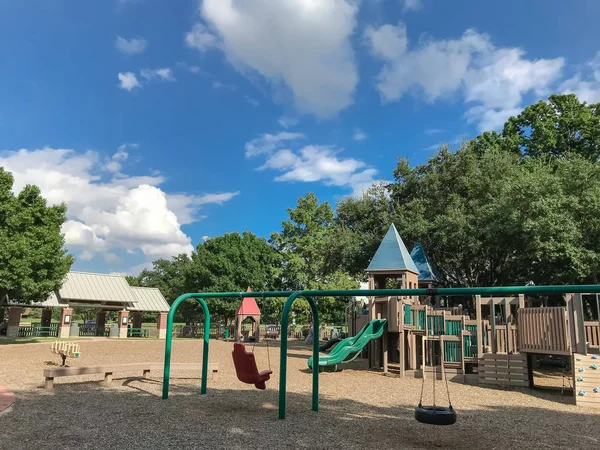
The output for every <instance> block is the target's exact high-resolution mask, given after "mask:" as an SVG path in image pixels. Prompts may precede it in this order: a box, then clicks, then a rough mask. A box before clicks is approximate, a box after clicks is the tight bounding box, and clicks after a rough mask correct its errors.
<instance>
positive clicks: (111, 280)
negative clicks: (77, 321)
mask: <svg viewBox="0 0 600 450" xmlns="http://www.w3.org/2000/svg"><path fill="white" fill-rule="evenodd" d="M25 307H26V308H41V309H42V319H41V323H40V329H41V330H44V333H45V334H44V335H46V336H55V337H58V338H66V337H69V336H70V333H71V322H72V319H73V308H74V307H78V308H92V309H96V310H97V312H96V323H95V325H94V330H92V334H91V335H98V336H105V335H106V331H105V330H106V326H105V324H106V313H107V312H108V311H115V312H118V336H115V337H119V338H127V335H128V328H130V329H131V330H141V329H142V313H156V314H157V321H156V326H157V334H158V338H159V339H164V338H165V337H166V328H167V313H168V311H169V304H168V303H167V301H166V300H165V298H164V297H163V295H162V293H161V292H160V290H158V289H156V288H147V287H133V286H130V285H129V283H128V282H127V279H126V278H125V276H124V275H108V274H99V273H90V272H69V273H68V274H67V276H66V279H65V282H64V283H63V285H62V286H61V288H60V289H59V290H57V291H55V292H53V293H51V294H50V295H49V296H48V298H47V299H46V300H43V301H40V302H34V303H31V304H22V303H19V302H18V300H8V301H7V300H6V299H4V301H2V302H0V321H2V320H3V318H4V310H5V308H6V309H7V310H8V328H7V333H6V337H7V338H16V337H19V334H20V333H19V329H20V322H21V315H22V313H23V308H25ZM54 309H59V310H60V311H61V318H60V322H59V323H58V324H56V323H55V324H53V323H52V311H53V310H54ZM130 316H131V323H130ZM82 330H86V333H89V327H87V329H86V327H85V326H83V327H81V329H80V330H79V335H86V336H89V335H90V334H81V333H82Z"/></svg>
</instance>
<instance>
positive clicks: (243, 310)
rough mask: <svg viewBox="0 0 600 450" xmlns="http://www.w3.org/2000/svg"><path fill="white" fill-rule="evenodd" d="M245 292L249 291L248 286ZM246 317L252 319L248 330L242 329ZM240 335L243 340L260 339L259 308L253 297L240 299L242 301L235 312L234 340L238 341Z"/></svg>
mask: <svg viewBox="0 0 600 450" xmlns="http://www.w3.org/2000/svg"><path fill="white" fill-rule="evenodd" d="M246 292H251V290H250V288H248V290H247V291H246ZM246 319H250V320H251V321H252V328H251V330H250V331H249V332H245V331H242V323H243V322H244V320H246ZM242 337H243V339H244V341H254V342H259V341H260V309H259V308H258V305H257V304H256V299H255V298H254V297H246V298H244V299H242V303H241V304H240V307H239V308H238V309H237V311H236V313H235V342H240V341H241V340H242Z"/></svg>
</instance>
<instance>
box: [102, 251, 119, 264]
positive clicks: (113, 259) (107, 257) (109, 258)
mask: <svg viewBox="0 0 600 450" xmlns="http://www.w3.org/2000/svg"><path fill="white" fill-rule="evenodd" d="M102 256H103V257H104V261H106V262H107V263H119V262H121V258H119V256H118V255H116V254H114V253H110V252H109V253H104V254H103V255H102Z"/></svg>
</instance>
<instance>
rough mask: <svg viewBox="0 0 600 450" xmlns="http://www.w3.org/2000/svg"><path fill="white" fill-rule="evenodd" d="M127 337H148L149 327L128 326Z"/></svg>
mask: <svg viewBox="0 0 600 450" xmlns="http://www.w3.org/2000/svg"><path fill="white" fill-rule="evenodd" d="M127 337H139V338H148V337H150V328H128V329H127Z"/></svg>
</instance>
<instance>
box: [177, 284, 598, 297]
mask: <svg viewBox="0 0 600 450" xmlns="http://www.w3.org/2000/svg"><path fill="white" fill-rule="evenodd" d="M298 292H299V294H298V295H299V296H301V297H306V296H307V295H310V296H313V297H363V296H368V297H387V296H420V295H440V296H452V295H461V296H462V295H495V296H500V297H502V296H506V295H509V294H596V293H600V285H598V284H591V285H554V286H496V287H474V288H438V289H365V290H360V289H350V290H346V291H344V290H320V291H317V290H315V291H298ZM293 293H294V292H293V291H273V292H208V293H193V294H189V296H190V297H202V298H204V299H208V298H225V297H231V298H235V299H236V300H239V298H245V297H256V296H263V297H289V296H290V295H291V294H293ZM188 298H189V297H188Z"/></svg>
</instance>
